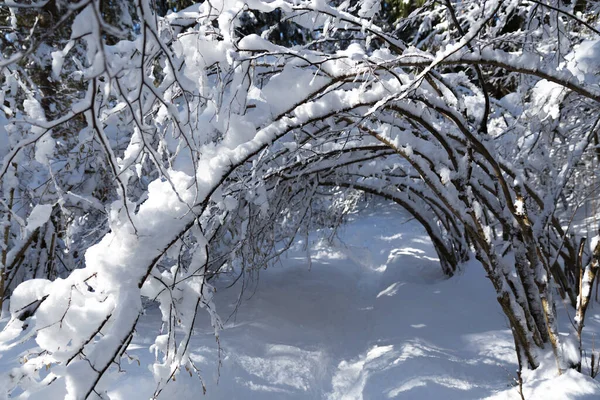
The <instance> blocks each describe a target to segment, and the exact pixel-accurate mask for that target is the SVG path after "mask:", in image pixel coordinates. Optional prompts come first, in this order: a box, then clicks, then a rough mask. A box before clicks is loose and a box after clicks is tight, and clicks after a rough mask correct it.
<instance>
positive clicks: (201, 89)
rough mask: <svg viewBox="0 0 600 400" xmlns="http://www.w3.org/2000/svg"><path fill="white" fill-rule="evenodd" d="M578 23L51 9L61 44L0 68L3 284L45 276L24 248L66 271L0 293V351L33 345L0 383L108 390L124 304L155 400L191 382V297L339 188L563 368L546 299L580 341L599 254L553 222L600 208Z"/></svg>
mask: <svg viewBox="0 0 600 400" xmlns="http://www.w3.org/2000/svg"><path fill="white" fill-rule="evenodd" d="M416 5H420V3H419V2H417V3H416ZM4 7H6V8H5V9H8V10H9V12H10V15H11V16H12V15H16V14H15V13H16V12H17V11H15V10H16V8H15V7H19V6H16V5H15V6H13V5H9V6H4ZM24 7H25V8H27V9H33V10H39V9H41V8H43V7H45V4H44V5H42V4H37V3H27V4H26V5H24ZM575 8H577V12H579V13H580V14H577V15H576V14H575ZM596 8H597V5H596V3H595V2H586V3H585V4H582V3H572V4H570V5H568V6H565V5H560V4H558V3H557V4H551V3H542V2H538V1H535V0H534V1H526V2H521V1H490V2H485V3H484V4H476V3H475V2H473V3H469V4H466V3H463V2H451V1H446V2H445V3H443V4H440V3H439V2H433V1H432V2H427V3H425V4H423V5H422V7H421V8H419V9H418V10H416V11H414V12H413V13H411V14H410V15H409V16H408V17H406V18H401V19H400V20H399V21H398V23H397V24H395V26H394V27H393V29H392V28H388V23H387V22H386V21H387V20H389V18H380V17H379V16H378V15H377V14H376V13H374V12H373V10H377V9H380V4H379V3H377V2H371V1H364V2H358V3H356V4H353V3H349V2H343V3H341V4H332V5H330V4H327V3H325V2H319V1H305V2H304V1H301V2H293V3H288V2H275V3H273V2H261V1H249V2H247V3H246V4H242V3H239V4H238V3H236V4H233V3H229V2H214V1H210V2H208V1H207V2H204V3H202V4H197V5H192V6H190V7H189V8H187V9H185V10H182V11H180V12H176V13H167V14H166V15H165V16H164V17H160V16H159V15H161V14H162V13H164V10H162V11H160V10H159V13H155V12H154V10H153V9H152V7H151V3H149V2H146V1H144V0H140V1H138V2H135V3H127V2H120V3H117V2H100V1H97V0H84V1H82V2H78V3H70V2H59V3H56V9H60V10H64V12H65V17H63V18H62V19H61V20H60V21H59V22H56V23H55V28H56V29H58V28H59V27H62V26H63V25H62V24H67V22H68V26H70V33H69V34H68V40H67V43H66V44H63V42H61V41H55V42H52V41H49V40H46V39H44V40H45V41H40V42H39V43H38V44H37V45H36V47H35V48H31V49H23V50H21V49H20V48H19V49H18V51H15V52H14V53H7V54H6V55H5V56H4V59H3V60H2V61H1V62H0V65H1V66H2V68H3V73H4V78H3V81H2V95H3V99H4V108H3V110H4V111H3V112H4V115H5V117H6V118H7V119H9V121H8V125H7V128H6V132H2V133H0V138H2V140H3V141H4V142H5V143H8V146H9V150H8V151H5V153H3V154H1V155H2V156H3V163H2V166H1V168H0V179H2V192H1V193H2V198H3V201H2V203H1V205H2V207H3V211H4V212H3V222H2V227H3V232H4V235H3V238H2V240H3V246H2V249H3V253H2V265H1V268H2V273H3V277H5V278H10V277H11V276H14V277H16V276H17V275H15V272H14V271H15V268H17V265H21V264H20V263H25V262H27V263H29V264H28V265H32V266H36V265H46V264H44V263H40V262H37V263H36V261H27V260H32V259H33V260H35V257H40V256H39V255H38V254H43V253H44V252H45V253H46V255H48V256H51V259H52V260H53V262H55V259H54V258H53V257H54V256H52V255H55V254H58V253H59V252H57V251H56V250H55V249H56V248H60V249H61V251H60V254H61V255H65V254H69V257H64V259H62V256H61V262H62V263H63V264H64V270H62V271H60V272H61V273H60V274H58V275H60V277H57V273H49V272H48V270H49V269H48V268H46V272H45V273H40V274H36V273H33V275H32V274H31V273H29V274H23V275H20V276H19V277H16V278H10V279H12V280H11V282H10V283H9V282H8V280H6V281H5V282H3V284H2V288H3V290H4V289H5V291H4V292H3V293H4V296H5V297H6V296H7V295H8V293H10V314H11V320H10V322H9V323H8V324H7V325H6V326H5V328H4V330H3V332H2V333H1V335H0V338H1V339H0V340H1V341H2V343H4V344H5V345H8V346H14V345H16V344H19V343H28V344H29V345H30V346H31V348H33V347H34V346H35V345H34V344H33V341H35V342H36V344H37V346H39V348H41V350H39V349H38V350H35V351H33V350H32V351H31V352H30V353H29V355H28V356H27V358H26V361H25V362H24V363H23V365H21V366H18V367H15V369H14V370H13V373H12V375H11V376H10V377H8V378H6V379H7V380H8V381H7V382H6V384H5V385H3V386H4V387H6V388H8V390H9V391H11V390H13V389H14V388H16V387H20V388H21V389H22V390H26V391H28V392H30V393H32V392H39V393H43V392H44V391H45V390H49V389H48V388H52V389H51V390H64V391H65V393H67V396H68V397H69V398H97V397H100V398H102V397H103V396H106V394H105V392H104V385H105V384H106V380H105V379H103V378H104V377H105V376H106V375H107V374H108V373H109V372H110V371H111V370H112V369H114V368H115V365H118V364H119V362H120V360H121V358H122V357H123V355H124V354H125V352H126V349H127V346H128V343H129V342H130V341H131V339H132V337H133V335H134V333H135V329H136V324H137V321H138V318H139V316H140V314H141V313H142V312H143V303H142V298H144V299H150V300H152V301H157V302H158V303H159V304H160V308H161V311H162V315H163V333H162V334H161V335H159V336H157V338H156V342H155V344H154V346H153V348H154V350H155V352H156V354H157V360H156V363H155V365H154V369H153V371H154V373H155V376H156V380H157V389H156V392H155V395H156V396H158V395H159V394H160V392H161V390H162V388H163V387H164V385H165V384H167V383H168V382H169V381H170V380H172V379H174V377H175V375H176V374H177V373H178V372H179V371H180V370H181V368H186V369H188V370H190V371H191V370H196V372H198V370H197V368H196V366H195V365H194V363H193V360H191V359H190V358H189V357H188V349H187V345H188V343H189V338H190V336H191V335H192V332H193V326H194V322H195V318H196V314H197V312H198V310H199V309H200V308H204V309H206V310H207V311H208V312H209V313H210V315H211V317H212V323H213V326H214V327H215V334H216V335H217V338H218V329H219V325H220V323H219V318H218V314H217V313H216V309H215V305H214V304H213V302H212V288H211V285H210V279H212V278H214V277H215V276H217V275H218V274H219V273H220V272H221V271H223V270H224V269H227V268H229V269H231V268H234V269H236V270H237V271H239V272H240V273H241V274H242V275H243V274H244V273H246V272H250V271H251V270H252V269H253V268H261V267H265V266H267V265H268V264H269V262H271V261H272V260H274V259H275V258H276V257H277V256H278V255H279V254H281V253H282V252H283V251H285V249H286V248H287V246H289V244H290V243H292V241H293V240H294V238H295V237H296V236H297V235H299V234H301V233H303V232H307V231H308V230H310V229H311V228H312V227H314V226H315V224H323V225H335V224H337V223H338V222H339V221H340V219H343V216H344V213H345V212H347V210H348V209H350V208H351V207H353V206H355V205H356V198H357V193H360V192H364V193H369V194H371V195H376V196H382V197H384V198H387V199H390V200H393V201H395V202H397V203H398V204H400V205H402V206H403V207H405V208H406V209H407V210H408V211H409V212H410V213H411V214H412V215H413V216H414V217H415V218H416V219H417V220H418V221H419V222H420V223H421V224H422V225H423V226H424V228H425V229H426V231H427V233H428V234H429V236H430V237H431V239H432V242H433V244H434V246H435V249H436V251H437V252H438V254H439V256H440V260H441V267H442V269H443V270H444V272H445V273H446V274H448V275H452V274H453V273H454V272H455V271H456V270H457V268H459V267H460V265H461V263H462V262H464V261H465V260H466V259H467V258H468V257H470V256H471V255H473V256H474V257H476V258H477V260H479V262H480V263H481V265H482V266H483V268H485V270H486V272H487V275H488V277H489V279H490V281H491V283H492V287H493V289H494V290H495V292H496V294H497V298H498V302H499V304H500V306H501V307H502V310H503V311H504V313H505V314H506V316H507V318H508V321H509V323H510V326H511V329H512V331H513V334H514V338H515V346H516V350H517V353H518V355H519V360H522V363H523V364H524V365H525V366H527V367H529V368H536V367H537V366H538V365H539V361H538V359H539V354H540V352H542V351H546V350H547V349H551V350H552V351H553V353H554V355H555V358H556V362H557V369H558V371H562V370H564V369H565V368H569V367H574V368H580V366H581V354H580V356H579V358H578V359H568V358H567V357H566V355H565V354H564V353H563V347H562V346H561V343H560V341H561V338H560V336H559V335H558V327H557V323H556V311H555V303H554V301H555V300H554V294H553V292H554V290H555V289H556V288H557V289H559V293H560V295H561V296H564V297H566V298H569V299H570V301H571V302H572V303H573V306H574V307H575V308H576V313H577V318H576V320H575V326H576V331H577V333H578V335H579V337H580V336H581V332H582V329H583V325H584V319H585V312H586V309H587V307H588V305H589V300H590V297H591V291H592V285H593V282H594V279H595V276H596V273H597V270H598V267H599V260H600V245H599V244H598V240H597V239H596V240H592V241H591V242H590V243H591V244H592V245H591V247H590V246H586V239H585V238H583V237H582V236H581V233H580V232H576V231H573V230H572V229H570V228H569V225H570V224H569V221H570V219H571V218H572V215H574V213H575V212H576V211H577V210H578V208H579V207H580V203H581V199H582V198H583V197H585V198H586V199H589V198H597V186H596V187H594V186H593V184H592V183H591V182H592V180H593V176H594V169H593V167H592V168H590V166H593V165H594V164H593V163H595V162H596V161H594V160H596V157H597V149H596V150H595V149H594V146H593V144H594V142H596V143H597V141H598V135H599V134H598V129H600V127H599V126H598V125H599V124H600V119H599V118H598V117H597V116H595V115H594V113H593V110H595V109H596V108H597V107H598V102H599V101H600V86H599V84H598V76H597V75H596V71H595V69H594V67H593V66H594V65H595V64H594V60H597V59H598V57H600V55H599V52H600V50H599V49H600V40H599V35H600V33H599V32H598V30H597V29H596V28H595V27H594V25H593V24H594V23H596V22H595V21H593V20H592V16H593V15H595V14H594V10H595V9H596ZM117 10H118V11H119V12H120V13H122V14H121V15H120V17H119V18H117V17H116V15H118V14H117ZM402 12H403V13H404V11H402ZM401 16H402V17H404V15H401ZM11 18H12V17H11ZM17 20H18V18H17ZM61 21H62V22H61ZM269 24H271V26H269ZM17 28H18V24H17V25H16V27H15V26H13V29H16V30H18V29H17ZM33 32H34V33H35V34H39V33H40V32H39V31H38V30H37V28H36V27H34V29H33ZM252 32H257V33H260V35H257V34H255V33H252ZM274 32H280V34H279V35H273V33H274ZM46 36H47V35H46ZM42 37H45V36H44V35H42ZM63 46H64V47H63ZM35 55H37V56H38V57H42V56H45V57H46V58H47V59H51V60H52V61H51V63H50V64H46V68H47V71H48V67H51V70H52V75H50V73H49V72H48V73H47V76H51V77H52V76H53V77H54V78H53V79H54V80H56V79H57V78H58V77H60V82H61V85H59V89H58V90H57V92H58V93H74V99H73V100H72V101H70V102H68V103H67V105H68V107H64V108H55V109H53V108H52V106H51V105H47V106H46V105H44V104H43V98H42V94H41V92H40V89H39V83H36V80H33V79H32V78H31V74H32V71H33V70H32V69H31V68H29V65H30V64H28V62H30V61H29V60H30V59H32V58H33V57H34V56H35ZM48 55H50V58H48ZM32 68H33V67H32ZM34 69H35V68H34ZM36 79H38V80H39V79H40V78H36ZM53 110H54V111H53ZM53 113H55V114H53ZM27 176H29V177H31V178H30V179H28V178H27ZM24 182H27V184H24ZM29 182H39V183H42V182H44V184H43V185H41V186H38V188H43V190H42V193H39V192H36V191H35V190H33V189H32V187H31V185H30V184H29ZM584 188H588V189H585V190H587V191H588V192H589V193H585V194H584V195H582V193H581V190H582V189H584ZM559 206H562V207H561V208H559ZM344 207H346V208H344ZM330 210H333V211H334V212H333V215H334V217H335V218H329V219H328V218H326V216H327V215H328V214H331V212H330ZM58 215H60V216H61V217H60V219H61V222H60V223H57V222H55V221H57V216H58ZM591 217H594V216H591ZM595 217H596V220H595V221H596V222H595V224H596V225H595V226H594V227H593V229H594V231H597V230H598V229H600V227H599V226H598V223H597V217H598V215H596V216H595ZM57 225H58V226H61V229H56V226H57ZM565 226H567V228H565ZM44 232H45V233H44ZM42 236H43V237H44V240H43V241H40V240H39V239H35V238H36V237H37V238H39V237H42ZM34 243H35V245H34ZM57 243H58V245H57ZM42 249H43V250H42ZM47 249H51V251H47ZM83 252H85V262H84V263H81V264H82V265H79V263H78V259H80V255H76V254H75V253H77V254H79V253H83ZM56 259H58V256H56ZM21 260H22V261H21ZM53 265H54V264H53ZM50 270H52V269H51V268H50ZM242 275H240V276H242ZM32 277H33V278H36V277H43V279H30V278H32ZM16 283H20V284H19V285H18V286H16ZM175 327H179V328H181V329H180V330H177V331H176V330H175ZM181 332H183V333H181ZM47 366H48V370H49V372H48V373H47V374H40V373H39V372H40V371H42V370H43V369H45V368H46V367H47ZM56 388H58V389H56Z"/></svg>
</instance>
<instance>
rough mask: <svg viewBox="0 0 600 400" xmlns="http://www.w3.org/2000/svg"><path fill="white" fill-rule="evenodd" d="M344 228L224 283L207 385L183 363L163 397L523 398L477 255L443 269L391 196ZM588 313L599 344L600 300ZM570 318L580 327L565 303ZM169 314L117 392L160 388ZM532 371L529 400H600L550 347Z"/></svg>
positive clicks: (205, 321)
mask: <svg viewBox="0 0 600 400" xmlns="http://www.w3.org/2000/svg"><path fill="white" fill-rule="evenodd" d="M338 237H339V239H338V240H337V241H336V242H335V243H334V244H327V243H325V242H323V241H320V240H318V238H317V235H314V236H313V237H311V238H310V239H309V245H308V249H309V250H308V251H307V250H305V243H302V242H299V243H297V245H296V247H295V248H294V249H293V250H292V251H290V252H289V253H288V255H287V257H286V258H284V259H282V260H281V263H280V264H279V265H278V266H275V267H272V268H269V269H267V270H262V271H261V272H260V275H259V277H258V278H257V279H255V280H254V282H252V283H251V284H249V285H246V287H245V291H244V292H243V293H242V294H241V297H240V289H241V286H240V282H241V280H240V281H238V284H236V285H234V286H233V287H231V288H227V286H229V285H230V284H231V283H232V282H233V277H232V278H221V279H220V280H218V281H216V282H212V284H213V285H214V286H215V288H216V289H217V292H216V294H215V297H214V303H215V305H216V306H217V309H218V312H219V314H220V315H221V318H222V319H223V322H224V329H223V330H222V331H221V332H220V350H219V346H218V345H217V343H215V337H214V330H213V329H212V328H211V326H210V320H209V316H208V315H207V313H206V312H204V311H200V312H199V314H198V320H197V322H196V325H195V326H196V332H195V335H194V336H193V337H192V339H191V342H190V348H191V349H192V352H191V353H192V354H191V358H192V360H193V361H194V362H195V364H196V365H198V366H200V368H201V369H202V379H203V380H204V383H205V385H206V389H207V392H206V395H205V396H202V385H201V383H200V381H199V380H198V378H197V377H196V376H193V377H192V376H190V375H191V374H190V375H188V373H187V371H182V373H181V374H179V375H178V377H177V380H176V381H174V382H171V383H170V384H169V385H168V386H167V388H166V389H165V390H164V391H163V392H162V394H161V396H160V398H163V399H179V400H185V399H202V398H205V399H209V400H210V399H223V400H225V399H227V400H229V399H249V400H252V399H261V400H263V399H265V400H268V399H327V400H342V399H343V400H351V399H357V400H358V399H391V398H398V399H457V400H466V399H486V398H489V399H494V400H501V399H502V400H504V399H507V400H509V399H520V396H519V394H518V392H517V388H516V385H515V379H516V370H517V366H516V357H515V354H514V349H513V339H512V336H511V333H510V330H509V329H508V325H507V321H506V319H505V317H504V316H503V314H502V311H501V309H500V307H499V306H498V304H497V302H496V300H495V295H494V291H493V289H492V287H491V284H490V282H489V281H488V280H487V279H486V278H485V274H484V272H483V270H482V268H481V266H480V265H479V264H477V263H476V262H471V263H469V264H468V265H466V266H465V267H464V268H463V270H462V271H459V272H458V273H457V275H456V276H454V277H453V278H451V279H447V278H445V277H444V276H443V274H442V272H441V269H440V267H439V264H438V263H437V259H436V256H435V251H434V250H433V248H432V246H431V244H430V241H429V239H428V237H427V236H426V234H425V232H424V231H423V230H422V228H421V227H420V226H419V225H418V223H416V222H415V221H414V220H411V219H410V218H409V216H408V215H407V214H406V213H405V212H403V211H402V210H400V209H398V208H396V207H394V206H390V205H387V204H386V205H383V204H382V205H378V206H376V207H370V208H369V209H367V210H364V211H362V212H360V213H359V214H357V215H355V216H354V217H353V219H352V220H351V221H350V222H349V224H348V225H347V226H345V227H344V228H343V229H342V230H341V231H340V232H339V235H338ZM308 254H309V255H310V258H311V263H309V262H308V261H307V255H308ZM29 286H31V289H32V290H33V291H34V292H35V287H34V286H35V285H29ZM35 297H40V294H38V295H36V296H35ZM239 297H240V302H239V304H238V298H239ZM236 309H237V311H236ZM588 315H589V316H588V320H587V323H586V328H585V330H584V337H585V344H586V345H587V346H588V347H587V348H591V337H592V334H593V333H594V332H595V333H596V334H598V333H600V308H599V307H593V308H591V309H590V311H589V314H588ZM560 316H561V321H560V322H561V326H562V328H563V330H564V331H565V332H568V324H569V322H568V319H567V316H566V313H565V312H564V308H563V310H562V312H561V313H560ZM160 322H161V315H160V312H159V310H158V309H157V308H156V307H152V306H151V307H150V308H149V309H148V310H147V312H146V314H145V315H144V317H143V318H142V320H141V322H140V325H139V326H138V329H137V334H136V336H135V338H134V340H133V342H132V343H131V345H130V346H129V348H128V351H127V353H128V355H129V356H130V357H131V362H130V363H127V362H123V363H122V368H123V370H124V371H125V372H123V373H122V374H121V375H120V377H119V378H118V379H117V380H115V381H113V382H112V383H110V386H109V387H110V390H109V392H108V393H109V395H110V398H111V399H118V400H138V399H139V400H141V399H144V400H146V399H148V398H150V397H151V395H152V393H153V392H154V389H155V387H156V384H155V382H154V379H153V377H152V373H151V372H150V370H149V368H148V366H149V365H150V364H152V362H153V361H154V356H153V354H152V353H151V352H150V351H149V348H150V347H151V346H152V345H153V344H154V338H155V336H156V334H157V332H158V331H159V329H160ZM219 352H220V355H219ZM15 357H19V354H18V350H17V349H12V350H7V351H4V352H3V353H0V376H2V375H4V374H6V373H7V372H8V371H6V365H9V364H10V362H9V361H11V360H12V359H14V358H15ZM137 360H139V363H138V362H137ZM219 360H220V362H221V366H220V368H218V365H219ZM584 372H587V366H584ZM73 376H75V375H73ZM524 379H525V387H524V392H525V398H526V399H528V400H531V399H544V400H552V399H556V400H558V399H560V400H564V399H597V398H600V383H599V382H598V381H594V380H592V379H591V378H589V377H587V376H585V375H583V374H578V373H576V372H574V371H568V372H567V373H565V374H563V375H562V376H557V374H556V373H555V369H554V368H553V360H552V358H551V356H549V357H548V358H547V359H546V358H545V359H543V360H542V366H541V367H540V368H539V369H538V370H536V371H531V372H526V373H525V374H524ZM72 384H76V382H72ZM107 384H108V383H107ZM57 396H60V395H58V394H57ZM56 398H60V397H56Z"/></svg>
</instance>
